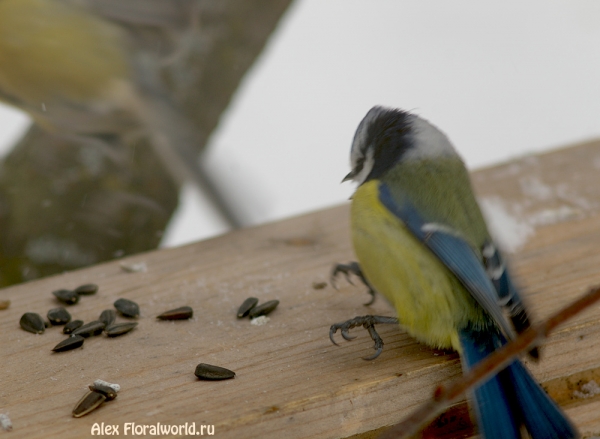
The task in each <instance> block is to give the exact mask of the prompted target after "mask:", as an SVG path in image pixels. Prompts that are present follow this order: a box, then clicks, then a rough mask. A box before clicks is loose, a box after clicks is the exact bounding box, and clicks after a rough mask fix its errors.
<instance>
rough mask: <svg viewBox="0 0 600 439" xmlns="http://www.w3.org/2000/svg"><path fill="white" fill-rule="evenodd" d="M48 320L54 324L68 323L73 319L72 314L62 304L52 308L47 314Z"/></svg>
mask: <svg viewBox="0 0 600 439" xmlns="http://www.w3.org/2000/svg"><path fill="white" fill-rule="evenodd" d="M47 317H48V320H49V321H50V323H52V324H53V325H66V324H67V323H69V322H70V321H71V314H69V311H67V310H66V309H64V308H63V307H62V306H60V307H58V308H52V309H51V310H50V311H48V314H47Z"/></svg>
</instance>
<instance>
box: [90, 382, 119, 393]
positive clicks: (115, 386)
mask: <svg viewBox="0 0 600 439" xmlns="http://www.w3.org/2000/svg"><path fill="white" fill-rule="evenodd" d="M94 385H95V386H108V387H110V388H111V389H113V390H114V391H115V392H120V391H121V386H120V385H118V384H117V383H109V382H108V381H104V380H101V379H97V380H95V381H94Z"/></svg>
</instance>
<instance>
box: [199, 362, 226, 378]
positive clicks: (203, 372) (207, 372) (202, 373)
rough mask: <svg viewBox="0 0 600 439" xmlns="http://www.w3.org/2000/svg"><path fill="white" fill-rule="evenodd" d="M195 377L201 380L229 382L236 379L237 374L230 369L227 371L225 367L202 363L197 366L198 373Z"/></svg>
mask: <svg viewBox="0 0 600 439" xmlns="http://www.w3.org/2000/svg"><path fill="white" fill-rule="evenodd" d="M194 375H196V376H197V377H198V378H200V379H201V380H209V381H218V380H228V379H230V378H233V377H235V372H233V371H231V370H229V369H225V368H224V367H219V366H213V365H211V364H206V363H200V364H199V365H198V366H196V371H195V372H194Z"/></svg>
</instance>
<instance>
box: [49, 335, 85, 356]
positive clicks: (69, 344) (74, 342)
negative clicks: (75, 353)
mask: <svg viewBox="0 0 600 439" xmlns="http://www.w3.org/2000/svg"><path fill="white" fill-rule="evenodd" d="M84 340H85V338H83V337H82V336H81V335H72V336H71V337H69V338H67V339H65V340H63V341H61V342H60V343H59V344H57V345H56V346H54V349H52V350H53V351H54V352H64V351H70V350H71V349H77V348H78V347H81V346H82V345H83V341H84Z"/></svg>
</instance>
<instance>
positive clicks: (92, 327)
mask: <svg viewBox="0 0 600 439" xmlns="http://www.w3.org/2000/svg"><path fill="white" fill-rule="evenodd" d="M102 331H104V323H102V322H101V321H100V320H94V321H92V322H89V323H86V324H85V325H83V326H81V327H79V328H77V329H76V330H75V331H73V332H72V334H73V335H81V336H82V337H85V338H88V337H90V336H92V335H98V334H100V333H101V332H102Z"/></svg>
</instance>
